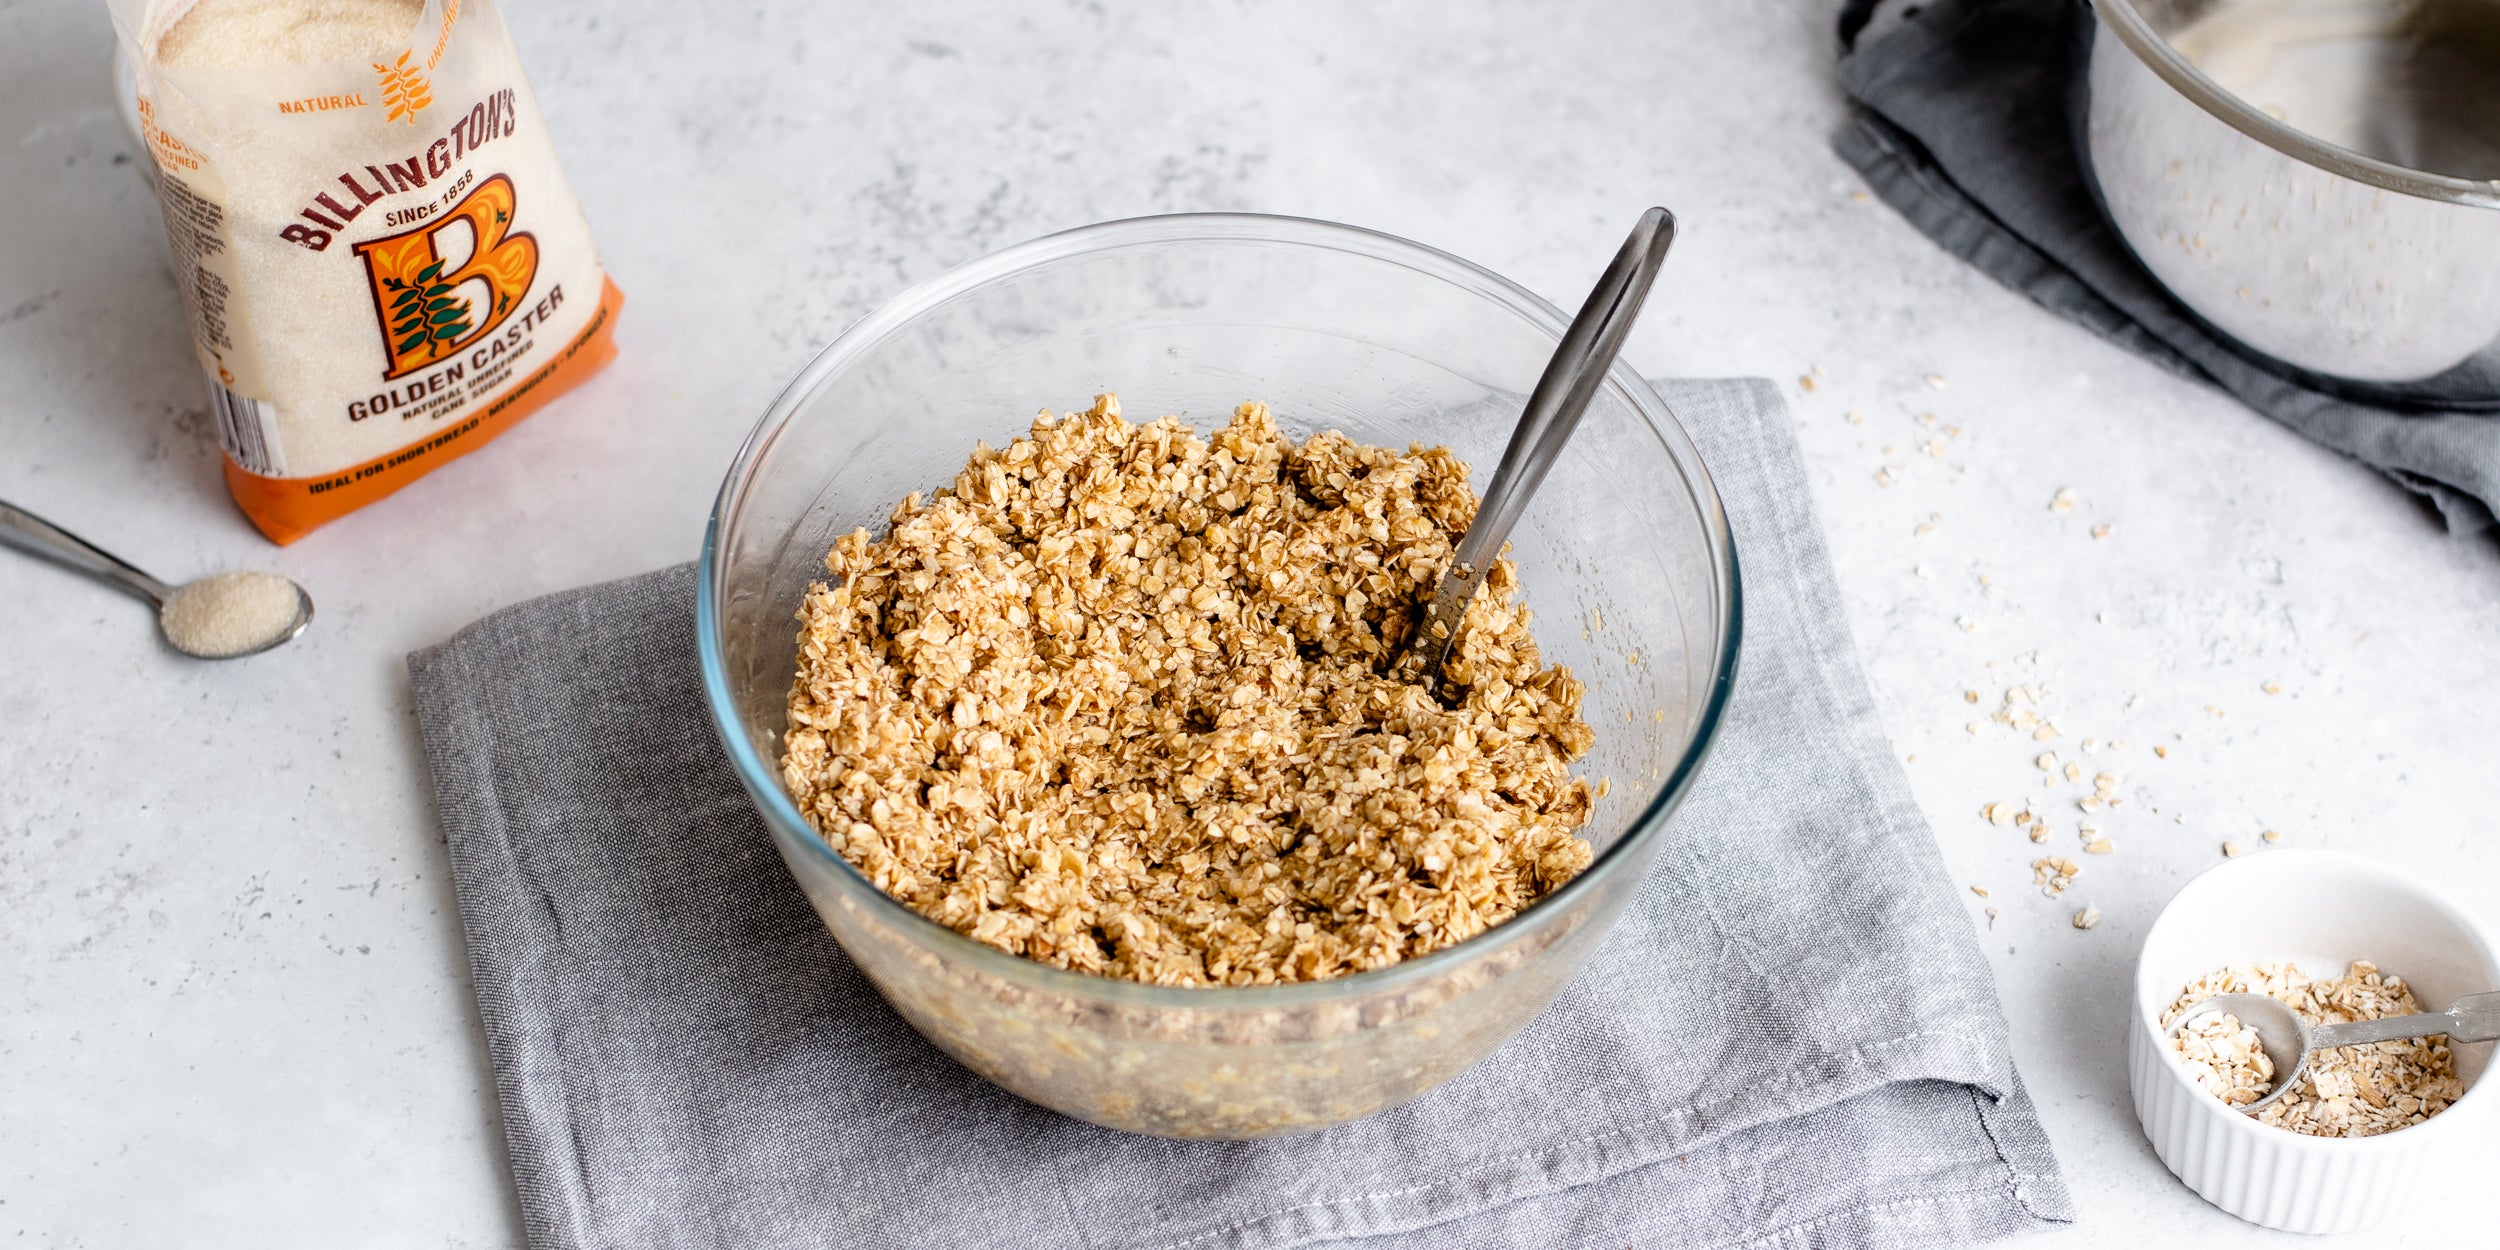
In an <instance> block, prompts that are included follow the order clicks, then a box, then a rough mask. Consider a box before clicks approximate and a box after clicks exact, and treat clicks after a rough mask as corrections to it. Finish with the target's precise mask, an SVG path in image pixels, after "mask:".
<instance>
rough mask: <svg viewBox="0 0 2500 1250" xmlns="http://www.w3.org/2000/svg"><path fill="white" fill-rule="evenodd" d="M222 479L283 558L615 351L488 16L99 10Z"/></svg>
mask: <svg viewBox="0 0 2500 1250" xmlns="http://www.w3.org/2000/svg"><path fill="white" fill-rule="evenodd" d="M114 15H115V18H116V25H117V26H118V27H119V28H120V29H121V30H122V31H123V34H124V38H125V42H126V44H127V46H126V48H125V51H126V52H127V53H128V54H129V56H130V59H131V60H132V62H133V63H134V69H135V77H136V79H137V84H138V98H137V100H136V105H137V108H136V113H137V117H138V119H139V128H140V131H141V137H142V139H143V141H144V142H145V143H146V145H147V147H148V150H149V152H150V154H151V155H152V156H153V157H154V158H155V162H154V163H155V166H156V174H157V178H156V181H157V187H158V196H159V200H160V201H161V203H162V204H163V206H164V210H165V222H166V233H167V237H168V239H169V240H170V242H171V243H172V251H173V257H174V267H175V270H176V279H177V281H178V283H179V285H180V286H181V288H182V293H183V300H184V304H185V306H186V308H187V310H188V311H189V313H190V315H191V329H192V339H193V343H194V346H195V347H196V348H197V349H198V351H199V355H200V362H201V365H202V367H203V369H204V370H205V371H206V372H207V374H208V379H209V392H210V400H211V404H212V407H213V409H214V414H215V417H216V423H217V429H218V435H219V439H220V441H221V442H222V443H223V444H224V448H225V459H226V480H227V484H228V486H229V487H230V488H231V490H232V492H233V494H234V497H235V501H236V502H237V503H238V504H240V505H241V506H242V508H243V511H244V512H245V514H246V515H248V516H250V517H251V519H252V522H253V523H254V524H255V525H257V526H259V527H260V529H261V531H262V532H263V533H265V534H267V535H268V536H269V537H270V538H272V539H274V540H276V541H278V542H282V543H283V542H291V541H293V540H295V539H296V538H299V537H301V536H302V535H304V534H305V533H306V532H308V531H310V530H311V529H313V528H314V527H316V526H318V525H320V524H322V523H323V522H326V521H329V520H333V519H335V518H337V517H338V516H340V515H342V514H344V513H347V512H350V511H353V510H354V509H356V508H360V507H363V506H364V505H366V504H368V503H372V502H373V501H375V500H377V499H380V498H382V497H383V496H385V495H388V494H390V493H391V492H392V491H395V490H397V489H399V488H400V487H401V486H404V485H406V484H407V483H408V482H410V481H412V480H414V479H416V478H417V477H419V476H422V475H423V474H425V473H427V472H429V471H431V470H432V469H434V468H435V467H437V466H439V465H442V464H445V463H447V462H449V461H451V460H452V459H454V458H456V457H458V456H460V455H463V454H465V453H467V452H469V451H471V450H474V449H475V448H477V447H478V446H479V445H481V444H483V443H485V442H486V441H487V440H488V439H490V438H492V437H494V436H495V435H496V434H497V433H499V432H501V431H502V430H503V429H504V428H506V427H508V426H509V425H511V424H512V423H513V422H515V421H517V420H519V419H520V418H522V417H523V416H526V415H527V414H529V413H530V412H531V411H533V410H535V409H536V408H538V407H539V406H540V405H542V404H544V403H545V402H546V401H547V400H549V399H551V398H553V397H554V396H556V395H557V394H560V393H561V392H563V391H564V390H566V389H568V388H570V387H571V386H573V385H574V384H576V383H578V382H580V381H581V380H582V379H583V378H585V377H587V376H589V375H590V374H591V373H592V372H595V371H596V370H597V369H598V368H599V367H600V366H601V365H604V364H605V363H607V361H608V360H609V359H611V358H612V357H613V356H614V355H615V347H614V345H613V343H612V340H611V335H612V332H613V328H614V326H615V322H616V314H617V310H618V307H619V305H620V303H621V296H619V294H618V292H617V290H616V287H615V285H614V284H613V283H611V282H610V281H609V280H608V278H607V275H606V273H605V272H604V271H603V270H602V268H601V266H600V264H599V259H598V255H597V253H596V251H595V250H594V249H593V248H592V247H591V242H590V231H589V227H588V226H587V225H586V224H585V223H584V222H583V220H582V216H581V209H580V206H579V205H578V203H576V201H575V200H574V198H573V193H572V189H571V187H570V186H569V185H567V183H566V182H565V179H564V173H563V170H562V169H561V167H560V166H558V164H557V162H556V159H555V154H554V150H553V148H552V146H551V145H550V144H549V143H548V141H547V136H546V131H545V125H544V122H543V120H542V119H541V118H540V116H539V113H538V108H537V103H536V101H535V100H534V99H533V98H532V96H531V94H530V90H529V84H528V82H527V81H526V80H525V79H523V77H522V76H521V72H520V64H519V59H518V57H517V56H515V55H514V53H513V49H512V43H511V39H510V37H509V36H508V35H507V34H506V33H505V31H504V26H503V22H502V20H501V18H500V16H499V15H498V14H497V13H496V12H495V10H494V7H493V5H492V3H491V0H294V2H292V3H290V0H114Z"/></svg>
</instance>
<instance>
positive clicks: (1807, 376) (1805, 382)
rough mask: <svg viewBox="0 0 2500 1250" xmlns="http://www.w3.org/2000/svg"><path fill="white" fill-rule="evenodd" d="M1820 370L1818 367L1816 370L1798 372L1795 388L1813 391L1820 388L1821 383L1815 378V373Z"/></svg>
mask: <svg viewBox="0 0 2500 1250" xmlns="http://www.w3.org/2000/svg"><path fill="white" fill-rule="evenodd" d="M1821 372H1822V370H1820V369H1816V370H1814V371H1812V372H1809V373H1800V374H1798V375H1797V389H1798V390H1801V391H1814V390H1817V389H1820V388H1821V386H1822V383H1821V382H1820V381H1818V380H1817V379H1816V377H1815V375H1816V374H1819V373H1821Z"/></svg>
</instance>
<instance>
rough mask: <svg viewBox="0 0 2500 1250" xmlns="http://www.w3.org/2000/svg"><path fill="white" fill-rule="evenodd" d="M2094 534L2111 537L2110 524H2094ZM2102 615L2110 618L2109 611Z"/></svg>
mask: <svg viewBox="0 0 2500 1250" xmlns="http://www.w3.org/2000/svg"><path fill="white" fill-rule="evenodd" d="M2092 536H2093V537H2094V538H2107V537H2109V527H2108V526H2106V525H2095V526H2093V527H2092ZM2101 616H2102V618H2103V619H2107V618H2108V616H2109V613H2107V612H2103V613H2101Z"/></svg>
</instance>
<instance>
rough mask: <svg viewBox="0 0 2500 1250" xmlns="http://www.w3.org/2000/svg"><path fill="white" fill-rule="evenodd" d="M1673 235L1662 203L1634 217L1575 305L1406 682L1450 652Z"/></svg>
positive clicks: (1456, 555)
mask: <svg viewBox="0 0 2500 1250" xmlns="http://www.w3.org/2000/svg"><path fill="white" fill-rule="evenodd" d="M1674 242H1675V214H1673V213H1670V212H1668V211H1667V210H1665V209H1663V208H1653V209H1650V210H1649V211H1648V212H1645V213H1643V214H1641V220H1640V223H1639V224H1638V225H1635V226H1633V227H1632V235H1631V237H1630V238H1627V239H1625V240H1624V241H1623V248H1622V250H1620V251H1618V252H1616V253H1615V259H1614V263H1612V264H1610V265H1608V266H1606V272H1605V274H1604V276H1602V277H1600V278H1598V280H1597V289H1595V290H1593V291H1590V292H1589V298H1588V302H1587V303H1585V304H1582V305H1581V306H1580V315H1579V316H1577V317H1574V318H1572V319H1571V327H1570V328H1569V329H1567V330H1565V331H1563V336H1562V342H1561V344H1560V345H1558V346H1557V347H1555V349H1554V358H1553V359H1552V360H1550V361H1548V362H1547V363H1546V365H1545V374H1544V376H1542V377H1540V378H1538V379H1537V382H1536V389H1535V390H1534V391H1531V392H1529V394H1528V406H1527V408H1526V409H1525V410H1523V411H1522V412H1521V413H1520V414H1519V424H1518V425H1517V426H1515V427H1513V428H1512V430H1511V432H1510V445H1509V446H1508V447H1506V448H1504V449H1503V450H1502V464H1501V467H1500V468H1498V469H1495V470H1494V471H1493V481H1492V483H1491V484H1490V485H1488V486H1486V487H1485V488H1484V498H1483V500H1482V501H1481V502H1479V503H1478V504H1477V505H1476V519H1475V521H1474V522H1473V523H1471V524H1469V525H1468V527H1467V532H1466V533H1465V534H1464V535H1461V536H1460V538H1459V540H1458V547H1457V549H1456V550H1455V551H1453V552H1452V553H1451V557H1450V567H1449V569H1448V571H1446V572H1444V573H1443V574H1442V575H1441V584H1440V585H1439V587H1437V588H1436V589H1435V590H1434V591H1433V595H1432V603H1431V605H1430V606H1429V607H1427V608H1426V609H1425V611H1424V617H1423V620H1422V621H1421V622H1419V623H1418V624H1417V626H1416V629H1415V637H1414V640H1413V642H1412V643H1411V644H1410V646H1411V650H1409V651H1408V653H1407V657H1406V661H1405V662H1406V664H1407V665H1408V666H1409V667H1410V668H1412V667H1413V666H1416V665H1420V666H1421V672H1420V673H1418V674H1417V678H1416V679H1417V680H1419V681H1421V682H1422V683H1423V685H1424V688H1425V689H1426V690H1431V691H1435V692H1437V691H1439V689H1440V688H1441V675H1442V669H1443V666H1444V665H1446V664H1448V663H1449V659H1450V649H1451V648H1452V647H1454V646H1456V645H1457V643H1458V623H1459V620H1460V618H1461V617H1463V616H1465V615H1466V612H1467V603H1468V601H1469V600H1471V599H1473V598H1475V595H1476V587H1478V586H1480V585H1482V584H1483V583H1484V575H1485V573H1486V572H1488V571H1489V570H1490V569H1491V568H1492V566H1493V561H1494V560H1495V559H1497V558H1499V556H1500V555H1501V551H1502V543H1503V542H1504V541H1505V540H1507V539H1508V538H1509V537H1510V528H1511V526H1513V525H1515V524H1517V523H1518V521H1519V515H1520V513H1522V512H1525V511H1527V507H1528V497H1529V496H1531V495H1533V494H1535V493H1536V488H1537V485H1538V483H1540V482H1543V481H1544V480H1545V472H1546V470H1547V469H1550V468H1552V467H1553V464H1554V459H1555V457H1556V456H1559V455H1560V454H1562V448H1563V443H1564V442H1565V441H1566V440H1568V439H1569V438H1570V437H1571V431H1572V430H1573V429H1575V428H1576V427H1578V425H1579V424H1580V416H1581V414H1583V413H1585V412H1587V411H1588V407H1589V400H1591V399H1592V398H1594V397H1595V396H1596V395H1597V387H1598V384H1599V383H1600V382H1603V381H1604V380H1605V378H1606V371H1607V370H1608V369H1610V368H1612V367H1613V366H1614V363H1615V355H1616V353H1618V352H1620V351H1622V350H1623V337H1624V335H1625V334H1626V333H1627V332H1629V331H1630V330H1631V328H1632V320H1633V318H1635V317H1637V316H1639V315H1640V312H1641V301H1643V300H1645V299H1647V298H1648V297H1649V286H1650V283H1651V282H1653V281H1655V280H1656V279H1657V277H1658V267H1659V266H1660V265H1662V264H1664V263H1666V259H1667V248H1668V247H1669V246H1670V245H1672V244H1673V243H1674Z"/></svg>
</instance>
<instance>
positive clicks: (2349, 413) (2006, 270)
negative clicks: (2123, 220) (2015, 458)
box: [1833, 0, 2500, 534]
mask: <svg viewBox="0 0 2500 1250" xmlns="http://www.w3.org/2000/svg"><path fill="white" fill-rule="evenodd" d="M1875 7H1876V0H1853V2H1852V3H1851V4H1850V5H1849V6H1848V7H1847V11H1846V13H1845V15H1844V17H1843V19H1842V24H1841V29H1842V38H1843V40H1844V42H1847V41H1853V40H1854V39H1855V38H1856V35H1857V33H1858V27H1859V25H1860V24H1861V23H1863V22H1864V21H1865V19H1866V17H1867V15H1868V14H1869V12H1870V11H1872V10H1873V9H1874V8H1875ZM2080 10H2081V0H1935V2H1933V3H1930V4H1927V5H1924V6H1923V7H1919V8H1916V9H1905V10H1904V11H1903V12H1904V14H1905V16H1904V17H1903V19H1902V21H1901V22H1900V23H1899V24H1898V25H1897V26H1895V27H1894V28H1893V29H1891V30H1890V31H1888V32H1887V33H1886V34H1884V35H1883V37H1881V38H1879V39H1873V40H1869V41H1866V42H1864V43H1862V44H1860V45H1859V46H1858V47H1857V48H1856V49H1855V50H1854V51H1851V52H1849V53H1847V54H1846V55H1844V56H1843V57H1842V59H1841V62H1840V80H1841V83H1842V85H1843V86H1844V87H1845V88H1846V89H1847V90H1848V92H1849V94H1850V95H1851V96H1852V97H1854V98H1855V99H1856V100H1857V101H1858V103H1860V104H1861V105H1863V106H1864V108H1863V109H1862V110H1860V111H1859V112H1858V113H1857V114H1856V116H1855V117H1854V118H1853V119H1852V121H1851V122H1850V124H1849V125H1847V126H1845V127H1843V128H1842V130H1841V132H1840V134H1839V136H1838V137H1837V138H1836V139H1835V140H1834V144H1833V146H1834V147H1835V148H1837V149H1838V151H1839V153H1840V155H1841V158H1842V159H1844V160H1846V161H1848V162H1849V163H1850V164H1852V165H1854V166H1856V167H1857V168H1858V170H1859V172H1860V173H1862V174H1864V175H1865V176H1866V180H1867V183H1868V185H1869V186H1871V187H1872V188H1874V191H1875V193H1876V194H1877V195H1880V196H1882V197H1883V198H1884V200H1885V202H1887V203H1889V204H1891V205H1892V206H1893V207H1894V208H1896V209H1898V210H1900V212H1901V214H1902V215H1903V216H1905V217H1907V218H1909V219H1910V223H1911V224H1912V225H1915V226H1917V227H1918V228H1919V229H1920V230H1921V231H1924V232H1925V233H1926V234H1927V235H1928V237H1930V238H1932V239H1934V240H1935V241H1936V242H1937V243H1938V244H1940V245H1942V246H1943V247H1944V249H1945V250H1946V251H1949V252H1951V253H1953V254H1954V255H1956V256H1959V257H1961V258H1962V259H1964V260H1966V261H1969V262H1970V263H1971V264H1973V265H1975V266H1977V267H1979V268H1980V269H1981V270H1983V271H1985V272H1986V273H1988V274H1989V275H1990V276H1991V277H1994V278H1995V279H1996V280H1997V281H1999V282H2002V283H2004V284H2005V285H2007V286H2009V287H2012V288H2013V289H2014V290H2016V291H2020V292H2022V293H2023V294H2025V295H2028V296H2030V297H2031V298H2032V299H2033V300H2034V301H2035V302H2037V303H2038V304H2040V305H2041V306H2042V307H2044V308H2047V309H2049V310H2050V311H2052V312H2056V313H2060V314H2063V315H2064V316H2066V317H2067V318H2069V319H2071V320H2074V321H2077V322H2080V323H2081V324H2083V325H2084V326H2086V327H2088V328H2090V329H2091V330H2093V331H2094V332H2095V333H2098V334H2100V335H2101V336H2102V337H2104V338H2107V339H2110V340H2112V341H2114V342H2117V343H2119V344H2121V345H2123V346H2125V347H2128V348H2131V349H2133V350H2135V351H2137V352H2140V353H2142V354H2143V355H2145V356H2148V357H2151V358H2152V359H2153V360H2155V361H2157V362H2159V363H2160V364H2162V365H2164V366H2166V367H2168V368H2170V369H2172V370H2175V371H2177V372H2179V373H2183V374H2186V375H2188V376H2190V377H2196V378H2202V379H2204V380H2205V381H2208V382H2211V383H2213V384H2215V385H2217V386H2220V387H2221V388H2223V389H2224V390H2226V391H2229V392H2230V393H2231V394H2233V395H2235V396H2238V397H2239V399H2240V400H2241V401H2242V402H2244V403H2246V404H2248V406H2250V407H2252V408H2255V409H2256V410H2257V411H2259V412H2262V413H2264V414H2266V415H2267V416H2270V417H2272V418H2274V419H2275V420H2277V421H2280V422H2282V423H2283V424H2285V425H2288V426H2290V427H2292V428H2293V429H2295V430H2298V431H2300V432H2301V433H2302V434H2304V435H2306V436H2308V437H2309V438H2310V439H2312V440H2314V441H2316V442H2318V443H2322V444H2324V445H2326V446H2328V447H2332V448H2334V449H2335V450H2337V451H2340V452H2342V453H2344V454H2345V455H2348V456H2351V457H2353V458H2354V459H2356V460H2360V461H2362V462H2363V463H2365V464H2369V465H2373V466H2376V467H2377V468H2379V469H2381V470H2384V471H2385V472H2386V473H2387V474H2388V475H2389V476H2390V477H2393V478H2394V479H2395V480H2396V481H2397V482H2399V483H2400V484H2402V485H2404V486H2405V487H2406V488H2407V489H2410V490H2413V491H2415V492H2417V493H2419V494H2421V495H2424V496H2426V497H2428V498H2429V499H2430V501H2431V502H2432V503H2433V504H2436V505H2437V506H2438V508H2439V512H2440V515H2441V516H2442V517H2443V518H2444V519H2445V520H2446V521H2447V524H2448V530H2449V532H2450V533H2455V534H2467V533H2475V532H2478V531H2481V530H2484V529H2487V528H2489V527H2490V526H2491V525H2492V523H2493V518H2492V512H2493V508H2494V505H2495V504H2496V503H2500V361H2496V360H2490V359H2484V358H2481V357H2477V358H2476V359H2474V360H2469V361H2467V362H2466V363H2464V364H2462V365H2459V366H2457V367H2456V368H2455V369H2452V370H2450V371H2448V372H2447V373H2444V374H2441V375H2439V376H2438V377H2434V378H2430V379H2427V380H2425V381H2423V382H2419V383H2407V384H2403V385H2391V386H2378V387H2365V386H2361V385H2359V384H2352V385H2350V386H2348V387H2347V388H2346V390H2347V395H2346V396H2338V395H2334V394H2329V393H2328V392H2326V391H2324V390H2320V389H2317V388H2315V387H2312V386H2308V385H2304V384H2303V383H2302V382H2301V381H2299V380H2297V379H2296V378H2294V377H2292V376H2290V375H2289V373H2288V371H2287V370H2285V369H2284V368H2283V367H2282V366H2281V365H2280V364H2278V363H2276V362H2273V361H2271V360H2269V359H2267V358H2265V357H2261V356H2259V355H2257V354H2255V353H2253V352H2250V351H2248V350H2247V349H2245V348H2242V347H2240V346H2238V345H2237V344H2236V343H2234V342H2233V341H2231V340H2230V339H2228V338H2226V337H2224V336H2222V335H2221V334H2219V333H2218V332H2216V331H2214V330H2212V329H2210V328H2208V327H2207V326H2206V325H2205V324H2204V323H2203V322H2202V321H2200V320H2198V319H2197V318H2196V317H2195V316H2194V314H2192V313H2190V312H2188V311H2187V310H2186V308H2185V307H2183V306H2182V305H2180V304H2179V302H2178V301H2177V300H2175V299H2173V298H2171V296H2170V293H2169V292H2168V291H2165V290H2163V289H2162V287H2161V284H2160V283H2158V282H2156V281H2155V280H2154V279H2153V277H2152V275H2151V274H2149V273H2147V272H2145V270H2144V268H2143V266H2142V265H2140V264H2138V263H2137V261H2136V259H2135V254H2134V253H2133V252H2130V251H2128V250H2127V245H2126V242H2125V241H2124V240H2123V239H2121V238H2119V236H2118V232H2117V231H2116V230H2114V229H2112V228H2111V227H2110V226H2109V224H2108V222H2107V221H2106V220H2105V219H2103V217H2102V216H2101V213H2100V209H2099V206H2098V205H2097V203H2096V202H2095V201H2094V199H2093V197H2092V192H2091V189H2090V186H2089V184H2088V183H2087V182H2086V181H2085V174H2084V170H2083V166H2082V164H2081V163H2080V160H2079V156H2078V154H2077V152H2076V151H2075V143H2074V134H2073V131H2072V128H2071V127H2070V125H2069V124H2068V110H2067V94H2068V85H2069V79H2070V77H2071V73H2072V69H2073V66H2074V63H2075V60H2076V50H2077V49H2076V41H2077V40H2078V39H2079V38H2080V37H2081V35H2082V32H2083V30H2084V23H2083V22H2082V21H2080V20H2078V19H2079V18H2080V17H2081V16H2082V14H2081V11H2080ZM2365 391H2366V392H2368V393H2366V394H2363V393H2361V392H2365ZM2365 400H2366V401H2368V402H2362V401H2365Z"/></svg>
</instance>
